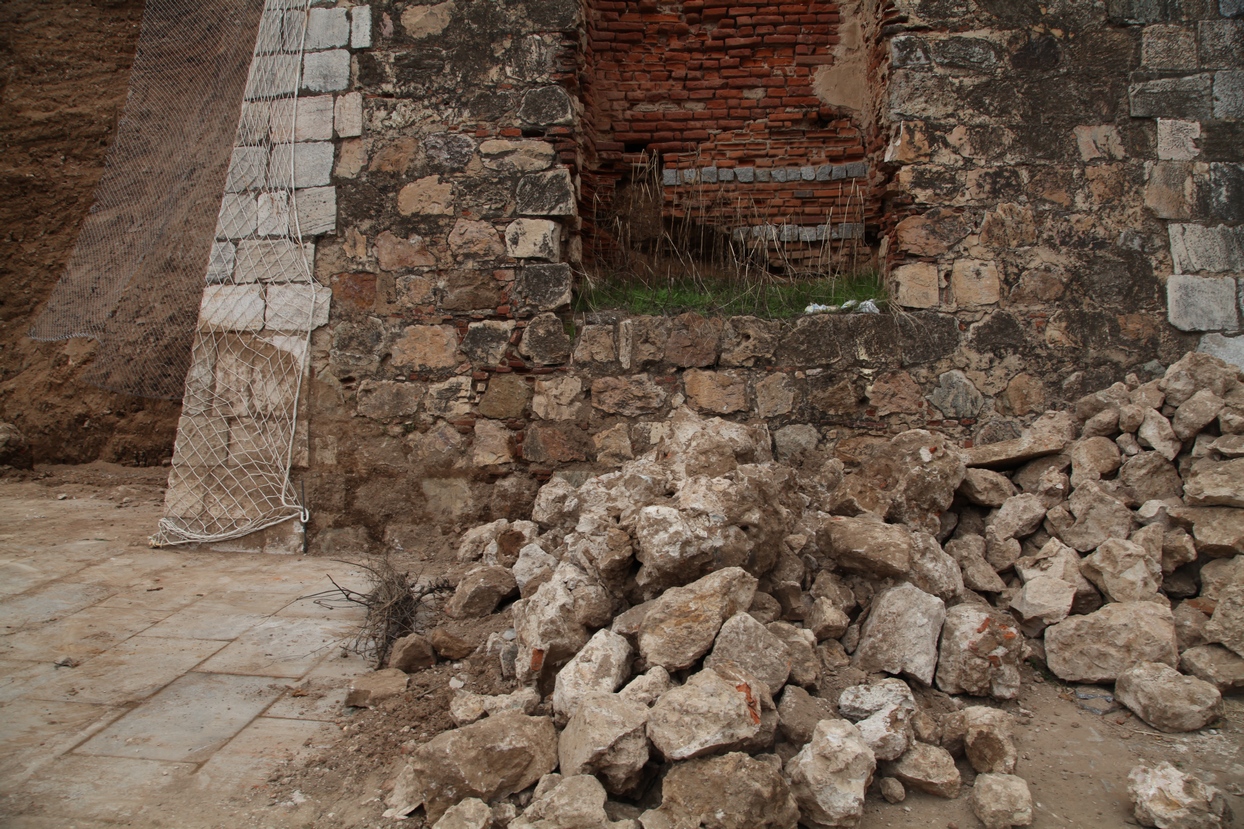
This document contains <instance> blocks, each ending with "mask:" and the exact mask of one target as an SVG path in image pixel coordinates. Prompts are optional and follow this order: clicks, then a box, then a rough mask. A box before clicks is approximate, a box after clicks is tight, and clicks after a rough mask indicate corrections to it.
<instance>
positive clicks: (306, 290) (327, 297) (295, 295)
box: [264, 284, 332, 331]
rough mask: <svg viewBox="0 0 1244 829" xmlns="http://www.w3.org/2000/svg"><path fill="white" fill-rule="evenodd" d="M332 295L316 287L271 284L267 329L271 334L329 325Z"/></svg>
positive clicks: (265, 320)
mask: <svg viewBox="0 0 1244 829" xmlns="http://www.w3.org/2000/svg"><path fill="white" fill-rule="evenodd" d="M331 299H332V292H331V291H329V290H328V289H327V288H314V287H313V286H312V285H309V284H304V285H269V286H268V292H267V311H266V313H265V315H264V328H267V329H268V330H270V331H306V330H308V326H310V328H312V329H314V328H319V327H320V326H321V325H327V324H328V308H329V303H330V301H331Z"/></svg>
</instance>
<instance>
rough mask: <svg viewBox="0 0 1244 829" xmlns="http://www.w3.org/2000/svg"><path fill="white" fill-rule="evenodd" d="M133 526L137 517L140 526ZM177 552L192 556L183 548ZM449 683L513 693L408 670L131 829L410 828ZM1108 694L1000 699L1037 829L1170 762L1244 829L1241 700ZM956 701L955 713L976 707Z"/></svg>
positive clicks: (914, 801) (954, 820) (483, 632)
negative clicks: (1206, 705) (1156, 705)
mask: <svg viewBox="0 0 1244 829" xmlns="http://www.w3.org/2000/svg"><path fill="white" fill-rule="evenodd" d="M19 484H20V485H21V486H23V487H30V486H32V485H33V486H37V487H39V488H40V489H41V490H42V491H44V492H45V493H46V497H48V498H50V499H55V498H58V497H60V496H62V495H63V496H65V497H68V498H95V499H102V500H107V501H110V502H112V503H114V504H115V505H116V507H117V508H118V512H117V519H116V520H115V521H113V522H110V525H109V533H110V534H118V535H121V536H133V538H132V539H130V541H132V542H134V543H135V544H138V543H141V542H143V541H145V538H146V536H147V535H148V534H149V533H150V532H151V531H152V530H153V529H154V528H153V527H151V526H147V523H150V516H151V515H153V514H154V512H153V511H152V510H150V509H148V510H140V509H134V508H135V507H139V506H144V505H145V506H147V507H151V506H153V505H155V504H158V502H159V500H160V498H161V490H162V484H163V482H162V479H161V475H160V472H159V470H154V469H132V468H124V467H119V466H115V465H112V464H103V463H96V464H91V465H87V466H60V467H39V468H37V469H36V471H35V472H34V473H10V474H9V475H8V476H6V477H4V478H0V494H2V493H3V490H4V489H5V487H7V486H10V485H19ZM127 507H128V508H130V509H127ZM140 517H141V518H143V519H144V520H137V519H139V518H140ZM144 521H145V522H146V523H144ZM64 531H65V528H60V527H56V526H54V525H51V524H49V525H48V526H47V528H46V533H47V535H48V538H49V539H53V538H59V537H60V536H61V534H62V533H63V532H64ZM186 554H187V555H194V554H195V552H194V550H191V549H187V550H186ZM395 563H396V564H397V565H398V566H399V568H401V569H404V570H407V571H409V572H411V573H418V574H422V575H424V576H431V575H434V574H441V573H445V574H449V575H450V576H451V580H452V576H454V575H456V573H457V572H458V570H459V569H460V568H461V566H462V565H460V564H458V563H457V562H456V561H454V557H453V551H452V547H451V545H450V544H448V543H438V544H435V545H434V546H432V547H429V548H427V549H424V550H419V551H414V552H412V553H410V554H409V555H408V556H407V557H406V558H403V559H401V560H398V561H396V562H395ZM430 621H431V623H433V624H440V623H443V618H442V617H439V616H434V617H432V618H431V619H430ZM453 624H454V625H455V627H453V628H452V630H453V632H455V633H457V634H458V635H460V636H462V637H463V638H466V639H468V640H471V641H475V642H480V643H483V642H484V641H485V640H486V639H487V638H488V635H489V634H490V633H492V632H495V631H501V630H504V629H505V628H506V627H507V626H508V624H509V618H508V614H506V613H504V612H503V613H499V614H495V615H493V616H491V617H489V618H487V619H483V620H480V621H477V622H473V623H453ZM455 678H456V679H458V680H460V681H461V682H462V683H463V684H464V687H465V688H466V689H467V690H471V691H476V692H478V693H501V692H507V691H509V690H512V687H511V684H510V683H507V682H505V681H503V680H502V679H501V678H500V675H499V670H498V665H497V660H496V658H495V657H489V656H488V655H487V654H485V653H483V649H482V648H481V649H480V650H479V651H477V652H476V653H475V654H472V655H471V656H470V657H468V658H466V659H463V660H461V661H458V662H444V663H441V664H440V665H438V666H436V667H435V668H432V669H430V670H427V671H423V672H420V673H418V674H415V675H414V676H413V677H412V680H411V684H410V689H409V691H408V693H407V694H406V695H405V696H403V697H401V698H395V699H391V700H387V701H385V702H383V703H381V704H380V705H379V706H378V707H377V708H375V709H354V708H344V707H342V708H341V709H340V711H339V714H338V715H337V717H336V718H335V725H336V727H337V729H338V732H337V734H336V736H335V737H333V738H332V739H330V740H328V741H327V742H321V743H317V744H316V745H314V746H311V747H308V748H307V749H306V751H305V752H304V753H303V755H302V756H301V757H299V758H296V759H294V760H292V761H291V762H289V763H286V764H285V765H283V766H281V767H280V768H278V769H277V771H276V772H274V773H273V774H272V775H271V776H270V777H269V779H268V781H267V783H266V784H265V785H263V786H260V787H254V788H251V789H248V790H245V791H221V792H218V793H216V796H215V797H214V798H212V799H210V800H205V799H204V797H203V795H202V793H191V794H186V795H184V796H182V795H173V796H169V795H167V794H165V795H161V796H160V799H159V800H158V802H155V803H152V804H150V805H151V809H149V810H148V814H154V815H158V816H159V817H156V818H154V819H152V820H151V821H150V822H148V823H144V822H139V823H131V824H129V825H131V826H152V827H156V826H173V825H176V826H178V827H190V829H198V828H199V827H202V829H207V827H219V826H224V825H228V826H238V827H271V829H292V828H293V827H314V828H315V829H319V827H324V829H337V827H342V829H344V827H381V826H394V825H401V826H405V827H410V829H418V827H421V826H423V825H424V824H423V821H422V818H421V816H420V814H419V813H416V814H415V815H413V816H412V817H411V818H410V819H409V820H407V821H405V822H402V823H400V824H395V823H394V822H393V821H392V820H388V819H385V818H383V817H382V813H383V811H384V808H385V807H384V804H383V798H384V795H385V794H386V792H387V788H388V786H389V785H390V784H391V781H392V779H393V778H394V777H395V776H396V774H397V772H398V771H399V770H400V768H401V767H402V764H403V757H404V755H405V754H406V753H409V752H410V751H411V750H412V749H413V748H414V747H415V746H417V745H419V744H421V743H423V742H425V741H427V740H428V739H430V738H431V737H432V736H434V735H436V734H438V733H440V732H441V731H444V730H446V729H448V728H452V727H453V723H452V721H451V720H450V718H449V715H448V711H447V708H448V702H449V698H450V695H451V693H452V691H451V688H450V680H451V679H455ZM829 684H832V683H829ZM308 693H316V689H313V688H312V689H308ZM1108 693H1109V689H1108V688H1100V687H1095V686H1069V685H1066V684H1064V683H1062V682H1060V681H1058V680H1057V679H1055V678H1053V677H1051V676H1049V675H1048V674H1043V673H1039V672H1034V671H1033V670H1031V669H1029V670H1027V671H1026V675H1025V683H1024V690H1023V693H1022V695H1021V697H1020V699H1019V700H1017V701H1015V702H1008V703H997V704H998V705H999V706H1000V707H1002V708H1005V709H1007V710H1009V711H1011V712H1013V713H1014V714H1015V715H1016V717H1017V721H1018V728H1017V732H1016V740H1017V745H1018V749H1019V752H1020V762H1019V767H1018V769H1017V773H1018V774H1019V775H1021V776H1022V777H1024V778H1025V779H1026V780H1027V781H1028V783H1029V785H1030V786H1031V788H1032V792H1033V797H1034V801H1035V804H1036V806H1035V810H1036V816H1035V821H1034V824H1033V825H1034V826H1035V827H1038V829H1055V828H1056V827H1122V826H1127V825H1135V821H1134V819H1133V818H1132V816H1131V809H1130V805H1129V803H1128V799H1127V774H1128V772H1129V771H1130V770H1131V769H1132V768H1133V766H1134V765H1135V764H1136V763H1137V762H1139V761H1141V760H1148V761H1160V760H1166V761H1169V762H1171V763H1173V764H1175V765H1176V766H1178V767H1180V768H1182V769H1184V770H1186V771H1189V772H1193V773H1195V774H1197V775H1199V776H1201V777H1202V778H1203V779H1205V780H1207V781H1208V782H1211V783H1213V784H1215V785H1217V786H1218V787H1220V788H1222V789H1223V790H1225V791H1226V792H1227V793H1228V801H1229V803H1230V805H1231V807H1232V809H1233V810H1234V812H1235V814H1236V815H1237V818H1236V821H1235V823H1234V824H1233V825H1234V826H1244V697H1239V696H1236V697H1228V698H1227V700H1226V714H1225V716H1224V717H1223V719H1222V720H1221V721H1219V722H1218V723H1216V724H1215V725H1214V726H1213V727H1210V728H1207V729H1205V730H1203V731H1201V732H1199V733H1193V734H1181V735H1169V734H1162V733H1159V732H1157V731H1154V730H1153V729H1151V728H1149V727H1148V726H1146V725H1145V724H1144V723H1143V722H1140V721H1139V720H1137V719H1136V718H1135V717H1133V716H1132V715H1130V714H1129V713H1128V712H1127V711H1126V710H1125V709H1119V708H1117V706H1115V705H1113V704H1111V703H1110V700H1109V696H1108ZM962 699H963V701H964V702H965V703H966V704H971V703H973V702H977V701H973V700H970V699H968V698H962ZM991 704H992V703H991ZM1103 709H1104V711H1103ZM1099 712H1102V713H1099ZM960 769H961V772H962V773H963V777H964V782H965V784H970V782H971V780H972V777H973V775H972V772H971V769H970V767H968V766H967V764H966V763H965V762H963V761H961V762H960ZM968 792H969V789H968V787H967V785H965V787H964V790H963V794H961V795H960V797H959V798H958V799H956V800H942V799H939V798H935V797H931V796H928V795H923V794H919V793H910V794H909V795H908V797H907V799H906V800H905V801H904V802H902V803H899V804H895V805H891V804H888V803H886V802H885V801H884V800H882V799H881V798H880V796H879V795H877V794H876V793H875V792H874V793H873V794H872V795H871V796H870V800H869V804H868V806H867V809H866V813H865V817H864V820H863V822H862V823H861V826H862V827H863V829H880V828H881V827H909V828H910V829H916V828H917V827H918V828H919V829H931V828H932V827H937V828H938V829H940V828H941V827H946V829H955V828H956V827H957V829H971V828H972V827H976V826H979V825H980V824H979V823H978V822H977V821H976V819H975V817H973V815H972V813H971V807H970V805H969V800H968ZM658 793H659V788H658V787H656V786H653V787H651V789H650V791H649V793H648V798H652V799H655V798H656V797H657V796H658ZM518 797H520V798H521V796H518ZM641 805H654V804H652V803H651V802H649V803H646V804H637V805H636V806H634V807H632V806H630V805H629V804H623V805H622V806H621V807H620V809H619V811H618V814H617V815H616V816H615V817H631V816H636V815H637V814H638V811H639V808H640V806H641Z"/></svg>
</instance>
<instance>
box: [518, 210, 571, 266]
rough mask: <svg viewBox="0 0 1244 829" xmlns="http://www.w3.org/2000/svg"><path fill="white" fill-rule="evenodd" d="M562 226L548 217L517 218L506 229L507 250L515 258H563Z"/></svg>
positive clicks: (549, 259)
mask: <svg viewBox="0 0 1244 829" xmlns="http://www.w3.org/2000/svg"><path fill="white" fill-rule="evenodd" d="M561 250H562V243H561V227H560V226H559V225H558V224H557V222H553V221H549V220H548V219H515V220H514V221H512V222H510V224H509V225H508V226H507V227H506V229H505V251H506V253H508V254H509V255H510V256H513V257H514V258H515V259H544V260H547V261H549V262H557V261H558V260H559V259H561V255H562V254H561Z"/></svg>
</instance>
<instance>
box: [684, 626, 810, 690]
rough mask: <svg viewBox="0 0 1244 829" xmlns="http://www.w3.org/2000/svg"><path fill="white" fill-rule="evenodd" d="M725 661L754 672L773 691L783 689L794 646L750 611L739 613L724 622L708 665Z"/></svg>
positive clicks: (706, 664)
mask: <svg viewBox="0 0 1244 829" xmlns="http://www.w3.org/2000/svg"><path fill="white" fill-rule="evenodd" d="M722 662H734V663H735V664H737V665H738V666H739V667H740V668H742V669H743V670H745V671H747V672H749V673H751V674H754V675H755V676H756V678H757V679H759V680H760V681H761V682H763V683H764V684H765V686H766V687H767V688H768V689H769V691H770V693H773V694H776V693H777V692H778V691H780V690H782V686H783V685H785V684H786V678H787V677H788V676H790V665H791V658H790V648H788V647H787V646H786V643H785V642H783V641H782V640H781V639H779V638H778V637H777V636H774V635H773V634H772V633H771V632H769V630H768V629H766V628H765V626H764V625H762V624H760V622H757V621H756V620H755V619H754V618H752V617H751V616H750V615H748V614H747V613H736V614H735V615H733V616H731V617H730V618H729V619H727V620H726V622H725V624H723V625H722V626H721V631H720V632H719V633H718V634H717V642H716V643H715V644H714V645H713V651H712V653H710V654H709V655H708V656H707V657H706V658H705V660H704V667H706V668H711V667H713V666H714V665H718V664H721V663H722Z"/></svg>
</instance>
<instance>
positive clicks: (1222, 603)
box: [1205, 581, 1244, 656]
mask: <svg viewBox="0 0 1244 829" xmlns="http://www.w3.org/2000/svg"><path fill="white" fill-rule="evenodd" d="M1205 636H1206V638H1208V639H1209V641H1211V642H1217V643H1219V644H1220V645H1225V646H1226V647H1227V648H1229V649H1231V650H1233V651H1235V652H1236V653H1237V654H1239V655H1240V656H1244V583H1241V582H1238V581H1237V582H1235V583H1234V584H1232V585H1230V586H1229V587H1226V588H1224V589H1223V590H1222V592H1221V593H1220V594H1219V596H1218V605H1217V607H1215V608H1214V615H1213V616H1210V618H1209V624H1207V625H1206V626H1205Z"/></svg>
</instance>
